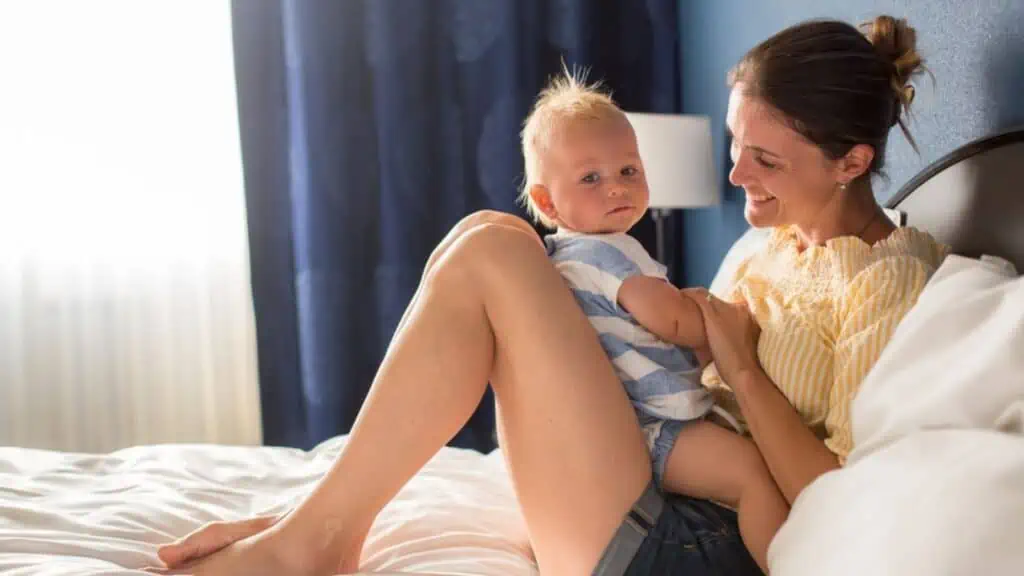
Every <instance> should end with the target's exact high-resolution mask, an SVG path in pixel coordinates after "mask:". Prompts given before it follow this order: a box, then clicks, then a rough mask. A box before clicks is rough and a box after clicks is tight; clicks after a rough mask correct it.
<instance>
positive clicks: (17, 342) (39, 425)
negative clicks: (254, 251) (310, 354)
mask: <svg viewBox="0 0 1024 576" xmlns="http://www.w3.org/2000/svg"><path fill="white" fill-rule="evenodd" d="M235 102H236V100H235V83H234V69H233V58H232V46H231V17H230V5H229V1H228V0H146V1H139V0H89V1H88V2H84V1H80V0H2V1H0V444H3V445H15V446H27V447H40V448H51V449H62V450H74V451H107V450H112V449H116V448H120V447H123V446H128V445H134V444H142V443H158V442H193V441H196V442H221V443H240V444H252V443H259V441H260V424H259V394H258V389H257V384H256V359H255V354H256V353H255V336H254V320H253V312H252V300H251V292H250V287H249V269H248V248H247V241H246V224H245V205H244V196H243V187H242V171H241V153H240V145H239V137H238V120H237V113H236V109H235Z"/></svg>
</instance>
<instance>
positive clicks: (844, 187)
mask: <svg viewBox="0 0 1024 576" xmlns="http://www.w3.org/2000/svg"><path fill="white" fill-rule="evenodd" d="M849 185H850V183H849V182H843V183H841V184H839V189H840V190H842V191H843V192H846V188H847V186H849Z"/></svg>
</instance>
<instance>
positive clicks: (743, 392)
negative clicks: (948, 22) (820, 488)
mask: <svg viewBox="0 0 1024 576" xmlns="http://www.w3.org/2000/svg"><path fill="white" fill-rule="evenodd" d="M729 385H730V387H731V388H732V390H733V392H734V393H735V394H736V400H737V401H738V402H739V405H740V410H741V411H742V412H743V417H744V418H745V419H746V421H747V426H748V428H749V429H750V435H751V436H752V437H753V438H754V443H755V444H757V447H758V449H759V450H760V451H761V456H762V457H763V458H764V461H765V463H766V464H767V465H768V470H769V471H770V472H771V473H772V477H773V478H775V483H776V484H777V485H778V486H779V490H781V491H782V495H783V496H785V498H786V500H787V501H788V502H789V503H790V504H792V503H793V501H794V500H796V497H797V496H799V495H800V492H801V491H803V489H804V488H805V487H806V486H807V485H808V484H810V483H811V482H813V481H814V480H815V479H817V478H818V476H821V475H822V474H824V473H826V472H829V471H832V470H836V469H838V468H839V459H838V458H836V455H835V454H833V453H832V452H831V451H830V450H829V449H828V448H827V447H826V446H825V443H824V442H823V441H821V440H820V439H818V437H817V436H815V435H814V433H813V432H811V430H810V428H808V427H807V426H806V425H805V424H804V423H803V420H801V419H800V415H799V414H798V413H797V411H796V409H795V408H793V406H792V405H791V404H790V403H789V401H788V400H786V397H785V396H783V394H782V392H780V391H779V389H778V388H777V387H776V386H775V384H774V383H772V381H771V380H770V379H769V378H768V375H767V374H765V373H764V371H763V370H761V369H760V368H758V369H756V370H748V371H745V372H742V373H741V374H738V375H736V376H734V377H733V379H732V380H729Z"/></svg>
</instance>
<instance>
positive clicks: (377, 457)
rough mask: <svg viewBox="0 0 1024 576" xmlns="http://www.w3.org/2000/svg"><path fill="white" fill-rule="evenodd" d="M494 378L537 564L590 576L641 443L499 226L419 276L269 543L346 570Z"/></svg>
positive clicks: (611, 385) (545, 282)
mask: <svg viewBox="0 0 1024 576" xmlns="http://www.w3.org/2000/svg"><path fill="white" fill-rule="evenodd" d="M488 380H490V381H491V382H492V384H493V387H494V390H495V394H496V397H497V402H498V406H499V414H500V419H501V427H502V431H503V449H504V453H505V456H506V458H507V459H508V462H509V468H510V471H511V474H512V479H513V483H514V486H515V488H516V493H517V496H518V498H519V502H520V505H521V507H522V510H523V513H524V516H525V518H526V522H527V526H528V529H529V533H530V537H531V541H532V543H533V546H534V550H535V553H536V555H537V559H538V561H539V563H540V565H541V569H542V570H543V571H544V572H545V573H552V574H586V573H589V572H590V571H591V570H592V569H593V566H594V565H595V564H596V562H597V560H598V558H599V557H600V554H601V552H602V551H603V549H604V546H605V545H606V544H607V542H608V540H609V539H610V538H611V536H612V534H613V533H614V531H615V529H616V527H617V526H618V525H619V523H620V522H621V520H622V517H623V515H624V514H625V512H626V510H628V508H629V506H630V505H631V504H632V503H633V502H634V500H635V499H636V498H637V497H638V496H639V494H640V493H641V491H642V490H643V489H644V487H645V486H646V484H647V482H648V481H649V479H650V463H649V459H648V456H647V452H646V448H645V445H644V441H643V436H642V434H641V432H640V428H639V426H638V424H637V421H636V417H635V416H634V414H633V410H632V407H631V406H630V404H629V402H628V400H627V398H626V395H625V392H624V390H623V388H622V385H621V383H620V382H619V380H618V378H617V377H616V375H615V373H614V371H613V369H612V366H611V363H610V362H609V361H608V359H607V357H606V356H605V354H604V351H603V350H602V349H601V347H600V345H599V343H598V340H597V337H596V335H595V334H594V331H593V329H592V327H591V326H590V324H589V322H587V320H586V318H585V317H584V316H583V314H582V312H581V311H580V310H579V308H578V306H577V305H576V303H575V301H574V300H573V298H572V295H571V294H570V292H569V291H568V289H567V288H566V286H565V284H564V281H563V280H562V278H561V276H560V275H559V274H558V273H557V272H556V271H555V270H554V268H553V267H552V266H551V264H550V262H549V261H548V259H547V256H546V255H545V253H544V251H543V249H542V248H541V246H540V245H539V243H538V242H537V241H536V237H535V236H533V237H531V235H530V234H527V233H524V232H521V231H518V230H515V229H512V228H509V227H506V226H497V225H484V226H480V227H477V228H474V229H473V230H471V231H470V232H468V233H466V234H464V235H462V236H461V237H460V238H459V239H458V240H457V241H455V242H454V243H453V245H452V246H451V247H450V248H449V249H448V250H447V252H446V253H445V254H443V255H442V256H441V257H440V259H439V260H438V261H437V262H436V264H435V265H434V267H433V269H432V270H431V271H430V272H429V273H428V274H427V275H426V278H425V279H424V282H423V285H422V286H421V289H420V291H419V293H418V296H417V297H416V298H415V300H414V301H413V303H412V304H411V306H410V309H409V311H408V312H407V315H406V317H405V318H404V320H403V324H402V326H401V329H400V330H399V331H398V332H397V333H396V335H395V338H394V340H393V341H392V344H391V346H390V347H389V349H388V352H387V354H386V356H385V358H384V361H383V363H382V365H381V368H380V370H379V372H378V374H377V377H376V378H375V380H374V383H373V386H372V387H371V390H370V393H369V395H368V397H367V399H366V402H365V404H364V405H363V408H362V410H361V411H360V414H359V416H358V418H357V420H356V423H355V426H354V427H353V430H352V433H351V435H350V438H349V441H348V443H347V444H346V446H345V448H344V449H343V451H342V452H341V454H340V455H339V457H338V459H337V461H336V462H335V463H334V465H333V467H332V469H331V470H330V472H328V474H327V475H326V476H325V477H324V479H323V480H322V481H321V482H320V484H319V485H318V487H317V488H316V489H315V490H314V492H313V493H312V494H311V495H310V496H309V497H308V498H307V499H306V500H305V501H304V502H303V503H302V504H300V505H299V507H298V508H296V509H295V511H293V512H292V514H290V515H289V516H288V517H287V518H286V519H284V520H283V521H282V522H281V523H280V524H278V525H276V526H275V527H274V532H276V534H277V537H278V540H277V541H278V542H282V541H284V542H287V543H290V544H291V545H292V546H293V548H292V549H291V554H295V555H296V556H299V557H305V558H307V559H309V558H310V557H315V558H317V559H318V560H320V561H322V562H324V563H325V565H331V566H333V565H339V566H341V567H342V568H345V569H352V568H355V565H354V563H355V560H356V558H357V557H358V552H359V549H360V547H361V545H362V542H363V539H364V538H365V535H366V532H367V530H368V529H369V527H370V525H371V523H372V521H373V519H374V518H375V516H376V515H377V513H378V512H379V510H380V509H381V508H382V507H383V506H384V505H385V504H386V503H387V502H388V501H390V500H391V498H393V497H394V495H395V494H396V493H397V492H398V490H399V489H400V488H401V487H402V486H403V485H404V484H405V483H406V482H407V481H408V480H409V478H410V477H411V476H412V475H413V474H414V473H415V472H416V471H418V470H419V469H420V468H421V467H422V466H423V465H424V464H425V463H426V461H427V460H428V459H429V458H430V457H432V456H433V455H434V454H435V453H436V452H437V450H438V449H440V448H441V447H442V446H443V445H444V444H445V443H446V442H447V441H448V440H449V439H450V438H451V437H452V436H453V435H454V434H455V433H456V432H457V431H458V430H459V428H460V427H461V426H462V425H463V424H464V423H465V422H466V420H467V419H468V418H469V416H470V415H471V414H472V412H473V410H474V409H475V408H476V406H477V404H478V403H479V401H480V398H481V397H482V395H483V393H484V390H485V388H486V386H487V382H488ZM295 547H300V548H302V549H296V548H295ZM306 547H314V548H316V550H312V551H310V552H307V551H306V550H307V549H308V548H306ZM332 556H333V557H332ZM264 557H265V556H264ZM342 557H345V559H343V558H342ZM243 562H244V558H243V559H240V560H239V563H238V564H231V565H230V566H229V565H228V564H225V563H221V564H220V566H224V567H225V570H226V571H227V569H229V568H236V567H239V566H242V563H243ZM332 563H338V564H332ZM218 567H219V566H218ZM208 573H211V574H212V573H217V572H215V571H209V572H208Z"/></svg>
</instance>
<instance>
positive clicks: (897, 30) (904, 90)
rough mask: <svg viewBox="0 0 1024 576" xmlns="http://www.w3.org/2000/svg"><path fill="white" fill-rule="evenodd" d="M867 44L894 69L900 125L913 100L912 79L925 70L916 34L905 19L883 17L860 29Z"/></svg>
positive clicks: (893, 86)
mask: <svg viewBox="0 0 1024 576" xmlns="http://www.w3.org/2000/svg"><path fill="white" fill-rule="evenodd" d="M860 28H861V31H862V32H863V33H864V36H865V37H866V38H867V39H868V42H871V44H872V45H873V46H874V47H875V50H876V51H877V52H878V54H879V55H880V56H882V58H884V59H885V60H886V61H888V62H890V63H891V64H892V67H893V73H892V79H891V84H892V90H893V97H894V98H895V99H896V102H897V106H896V109H895V111H894V113H893V119H892V124H893V125H895V124H896V123H897V122H899V119H900V112H901V110H908V109H909V108H910V103H911V101H913V100H914V87H913V86H912V85H910V81H911V79H912V78H913V77H914V76H916V75H917V74H919V73H920V72H921V71H922V70H923V69H924V60H923V59H922V58H921V55H920V54H918V52H917V31H916V30H914V27H913V26H911V25H909V24H907V21H906V19H905V18H898V19H897V18H893V17H892V16H888V15H882V16H878V17H876V18H875V19H874V20H871V21H868V22H865V23H863V24H861V26H860Z"/></svg>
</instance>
